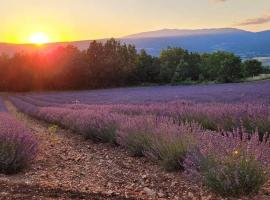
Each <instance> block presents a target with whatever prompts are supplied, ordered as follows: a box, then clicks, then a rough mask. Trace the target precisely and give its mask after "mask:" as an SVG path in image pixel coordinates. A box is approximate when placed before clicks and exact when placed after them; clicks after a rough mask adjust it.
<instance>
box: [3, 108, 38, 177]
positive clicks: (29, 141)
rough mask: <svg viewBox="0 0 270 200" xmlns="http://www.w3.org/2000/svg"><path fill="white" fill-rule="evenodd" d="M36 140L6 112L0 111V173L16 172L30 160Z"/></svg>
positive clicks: (34, 151)
mask: <svg viewBox="0 0 270 200" xmlns="http://www.w3.org/2000/svg"><path fill="white" fill-rule="evenodd" d="M36 153H37V141H36V140H35V138H33V136H32V135H31V134H30V133H29V131H28V130H27V129H26V128H25V127H24V126H23V125H21V124H20V123H19V122H18V121H16V119H14V118H13V117H12V116H10V115H9V114H7V113H0V173H7V174H10V173H16V172H18V171H20V170H22V169H23V168H25V167H26V166H28V165H29V163H30V162H31V161H32V159H33V158H34V157H35V155H36Z"/></svg>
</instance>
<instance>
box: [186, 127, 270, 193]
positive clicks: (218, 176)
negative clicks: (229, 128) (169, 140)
mask: <svg viewBox="0 0 270 200" xmlns="http://www.w3.org/2000/svg"><path fill="white" fill-rule="evenodd" d="M197 139H198V142H197V147H196V148H195V150H194V152H193V153H191V154H189V155H188V156H187V158H186V160H185V162H184V165H185V167H186V169H187V170H188V172H190V174H191V175H192V178H196V180H197V181H198V179H200V180H201V181H203V182H204V183H205V185H206V186H208V187H209V188H210V189H212V190H213V191H215V192H217V193H219V194H220V195H222V196H235V197H238V196H241V195H250V194H254V193H257V192H258V190H259V189H260V188H261V186H262V185H263V184H264V183H265V181H266V180H267V177H268V174H267V173H266V172H267V170H266V169H267V167H268V166H269V164H270V159H269V153H270V149H269V140H268V136H265V137H264V138H263V139H262V141H260V138H259V134H258V133H253V134H248V133H246V132H245V130H243V129H242V130H235V131H233V132H231V133H228V132H224V133H222V134H217V133H210V132H205V133H201V134H198V138H197Z"/></svg>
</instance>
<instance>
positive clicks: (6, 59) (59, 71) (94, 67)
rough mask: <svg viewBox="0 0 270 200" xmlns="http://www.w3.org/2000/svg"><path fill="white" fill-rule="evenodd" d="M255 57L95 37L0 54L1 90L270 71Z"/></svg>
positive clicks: (217, 78)
mask: <svg viewBox="0 0 270 200" xmlns="http://www.w3.org/2000/svg"><path fill="white" fill-rule="evenodd" d="M268 72H269V70H267V69H265V68H264V67H263V66H262V63H261V62H259V61H257V60H246V61H242V60H241V58H240V57H238V56H236V55H234V54H233V53H229V52H222V51H219V52H214V53H204V54H199V53H192V52H188V51H187V50H185V49H182V48H171V47H169V48H167V49H164V50H163V51H162V52H161V54H160V56H159V57H155V56H151V55H149V54H147V52H146V51H145V50H141V51H140V52H137V50H136V48H135V46H133V45H126V44H121V43H120V42H119V41H117V40H115V39H110V40H107V41H106V42H104V43H102V42H97V41H93V42H91V43H90V46H89V48H88V49H87V50H83V51H80V50H79V49H78V48H76V47H74V46H66V47H58V48H56V49H55V50H53V51H51V52H49V53H32V54H26V53H17V54H15V55H13V56H7V55H4V54H2V55H0V90H1V91H39V90H77V89H95V88H108V87H118V86H130V85H139V84H145V83H154V84H168V83H172V84H178V83H187V82H195V83H197V82H209V81H211V82H212V81H214V82H221V83H228V82H237V81H239V80H241V79H243V78H245V77H251V76H256V75H258V74H261V73H268Z"/></svg>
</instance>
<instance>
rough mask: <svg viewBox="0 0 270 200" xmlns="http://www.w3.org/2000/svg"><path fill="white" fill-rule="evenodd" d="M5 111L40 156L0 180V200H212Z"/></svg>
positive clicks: (116, 154) (141, 164)
mask: <svg viewBox="0 0 270 200" xmlns="http://www.w3.org/2000/svg"><path fill="white" fill-rule="evenodd" d="M7 106H8V108H9V110H10V112H11V113H12V114H14V115H15V116H16V117H17V118H18V119H19V120H21V121H22V122H23V123H25V124H26V125H27V126H28V127H29V128H30V129H31V130H32V132H33V134H34V135H35V136H36V137H37V139H38V141H39V155H38V157H37V158H36V160H35V161H34V162H33V164H32V166H31V168H29V169H27V170H25V171H24V172H22V173H20V174H17V175H14V176H4V175H0V186H1V187H0V199H108V200H109V199H175V200H177V199H179V200H180V199H181V200H182V199H183V200H185V199H191V200H195V199H203V200H210V199H217V198H216V197H215V196H214V195H213V194H211V193H209V192H207V191H205V189H203V188H201V187H199V186H196V185H194V184H192V183H189V181H188V180H186V179H185V178H184V177H183V176H182V175H181V174H180V173H167V172H165V171H163V170H162V169H161V168H160V167H159V166H156V165H154V164H152V163H150V162H148V161H147V160H146V159H144V158H141V159H138V158H132V157H130V156H129V154H128V153H127V152H126V151H125V150H123V149H121V148H119V147H112V146H110V145H106V144H94V143H92V142H91V141H85V140H84V139H83V138H82V137H81V136H79V135H76V134H74V133H71V132H69V131H66V130H61V129H58V130H57V131H56V132H54V133H52V128H51V126H50V125H48V124H46V123H42V122H40V121H37V120H35V119H32V118H30V117H28V116H26V115H24V114H22V113H19V112H17V110H16V109H15V108H14V107H13V106H12V105H11V104H10V103H9V102H7ZM219 199H220V198H219Z"/></svg>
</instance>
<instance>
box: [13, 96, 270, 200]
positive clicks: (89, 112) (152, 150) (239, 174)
mask: <svg viewBox="0 0 270 200" xmlns="http://www.w3.org/2000/svg"><path fill="white" fill-rule="evenodd" d="M10 100H11V101H12V102H13V104H14V105H16V107H17V108H19V109H20V110H21V111H23V112H25V113H27V114H29V115H31V116H33V117H36V118H38V119H41V120H44V121H47V122H49V123H52V124H57V125H60V126H62V127H64V128H67V129H71V130H73V131H74V132H76V133H78V134H81V135H83V136H84V137H85V138H88V139H91V140H93V141H95V142H104V143H105V142H109V143H112V144H115V145H121V146H123V147H125V148H126V149H128V150H129V151H130V152H131V153H132V154H133V155H134V156H146V157H148V158H150V159H151V160H153V161H155V162H157V163H159V164H160V165H162V166H163V167H165V168H166V169H167V170H182V171H184V172H185V173H186V174H188V175H190V177H192V178H196V179H198V180H201V181H203V182H204V183H205V184H206V185H207V186H209V187H210V188H211V189H213V190H214V191H216V192H218V193H220V194H221V195H232V196H238V195H242V194H251V193H256V192H257V191H258V190H259V189H260V187H261V186H262V185H263V184H264V183H265V182H266V180H267V179H268V176H269V174H268V173H267V172H268V167H269V164H270V157H269V153H270V148H269V140H268V134H264V137H261V138H260V137H259V133H258V132H256V131H255V132H254V133H253V134H250V133H248V132H247V131H246V130H245V128H244V127H243V126H242V127H241V128H238V129H234V130H232V131H221V130H220V131H219V132H213V131H209V130H205V129H203V128H202V127H201V126H200V125H199V124H198V123H195V122H192V121H193V120H190V121H189V122H187V121H186V122H184V121H182V120H180V121H178V120H177V123H176V120H175V119H176V118H171V117H168V116H170V115H171V112H173V111H174V110H173V109H172V108H170V109H172V110H171V111H168V108H167V109H164V108H162V107H160V106H161V105H158V106H156V107H155V106H154V105H152V106H150V109H149V108H148V107H146V106H141V107H140V106H139V107H132V106H131V107H129V106H128V105H126V106H127V108H126V107H124V106H123V105H121V106H108V105H107V106H101V105H100V106H90V105H66V106H64V107H37V106H35V105H33V104H30V103H28V102H26V101H23V100H22V99H19V98H15V97H10ZM164 106H165V105H164ZM173 106H174V108H177V106H179V105H178V104H177V105H173ZM173 106H172V107H173ZM193 106H194V105H193ZM169 107H170V106H169ZM185 108H186V107H185ZM155 109H157V110H155ZM159 109H160V110H159ZM181 109H182V108H181ZM192 109H194V108H192ZM196 109H198V108H196ZM215 109H218V106H217V107H216V108H215ZM223 109H224V107H222V108H220V109H219V110H215V112H217V111H222V110H223ZM235 109H236V108H235ZM250 109H251V108H250ZM252 109H253V107H252ZM255 109H258V108H257V107H255ZM166 110H167V112H169V115H167V114H164V113H161V114H160V113H159V114H157V113H158V112H161V111H162V112H165V111H166ZM176 110H177V112H178V108H177V109H176ZM206 110H208V108H205V111H206ZM262 110H263V109H262ZM262 110H260V108H259V111H260V112H261V111H262ZM153 111H155V112H153ZM237 111H239V110H236V111H235V112H237ZM138 112H139V114H138ZM189 112H190V111H188V112H187V113H189ZM215 112H214V111H213V113H215ZM252 112H254V111H252ZM181 115H182V114H181ZM181 115H180V116H181ZM210 115H211V114H209V116H210ZM195 121H196V120H195ZM267 123H268V122H267ZM217 149H218V151H217Z"/></svg>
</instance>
